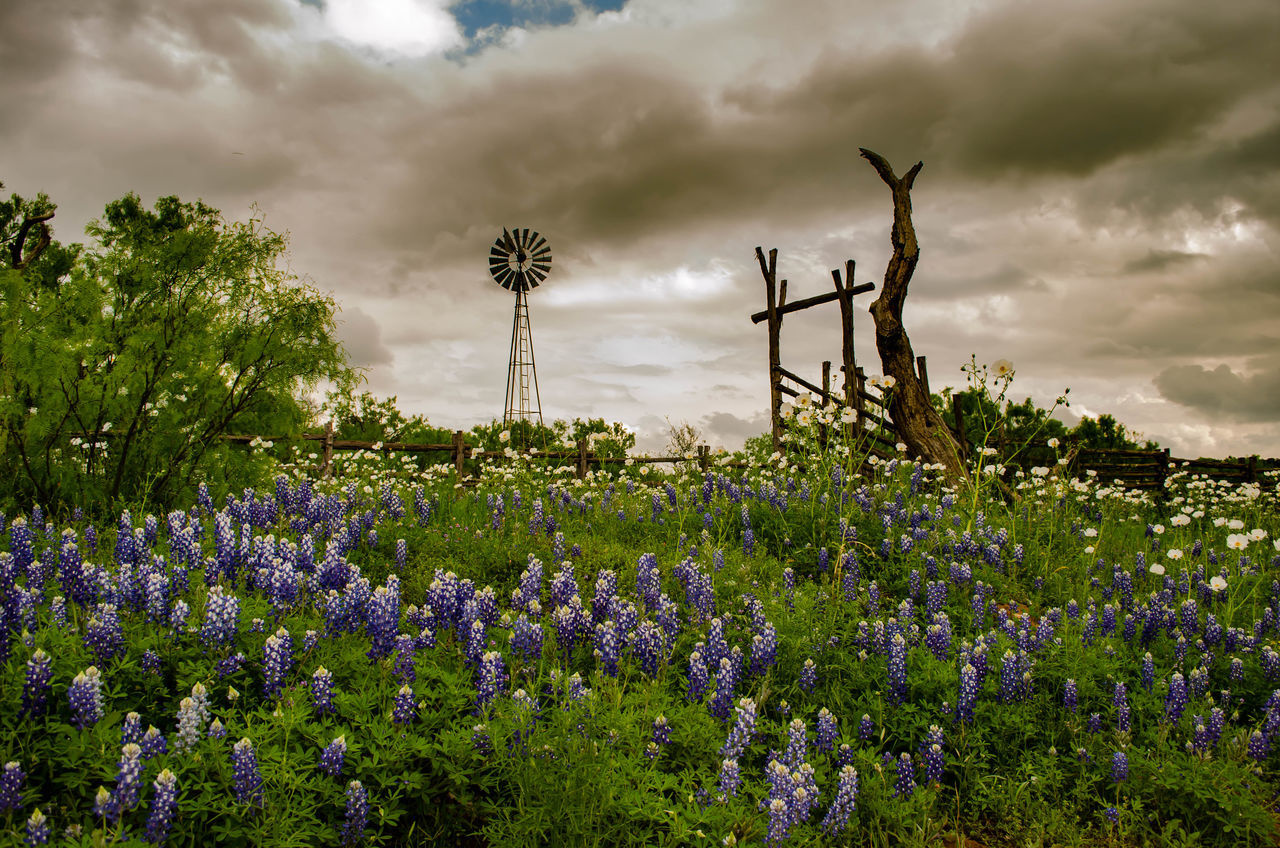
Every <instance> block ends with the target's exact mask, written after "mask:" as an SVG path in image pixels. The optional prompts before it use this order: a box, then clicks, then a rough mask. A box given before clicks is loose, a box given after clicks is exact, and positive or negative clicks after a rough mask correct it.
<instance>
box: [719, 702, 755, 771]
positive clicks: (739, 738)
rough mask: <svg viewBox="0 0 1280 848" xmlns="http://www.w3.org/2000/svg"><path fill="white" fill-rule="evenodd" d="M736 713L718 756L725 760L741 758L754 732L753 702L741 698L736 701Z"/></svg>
mask: <svg viewBox="0 0 1280 848" xmlns="http://www.w3.org/2000/svg"><path fill="white" fill-rule="evenodd" d="M736 712H737V718H736V720H735V721H734V724H733V729H732V730H730V731H729V737H728V738H727V739H726V740H725V743H724V745H723V746H722V747H721V748H720V756H721V757H722V758H725V759H734V760H736V759H737V758H738V757H740V756H742V754H743V753H744V752H745V751H746V750H747V746H748V745H750V744H751V737H752V736H753V735H754V734H755V731H756V702H755V701H753V700H752V699H750V698H743V699H742V700H740V701H738V706H737V708H736Z"/></svg>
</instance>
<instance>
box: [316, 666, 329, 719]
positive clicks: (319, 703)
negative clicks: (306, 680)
mask: <svg viewBox="0 0 1280 848" xmlns="http://www.w3.org/2000/svg"><path fill="white" fill-rule="evenodd" d="M311 708H312V709H313V710H315V712H316V715H325V714H327V713H331V712H333V674H332V673H331V672H330V671H329V669H327V668H325V667H324V666H320V667H318V668H317V669H316V670H315V671H314V672H313V673H312V674H311Z"/></svg>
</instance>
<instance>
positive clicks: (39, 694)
mask: <svg viewBox="0 0 1280 848" xmlns="http://www.w3.org/2000/svg"><path fill="white" fill-rule="evenodd" d="M52 680H53V660H52V659H51V658H50V657H49V655H48V654H46V653H45V652H44V651H42V650H40V649H39V648H36V649H35V651H33V652H32V654H31V659H29V660H27V675H26V679H25V680H24V681H23V683H22V708H21V709H20V710H19V711H18V715H19V716H20V717H21V716H29V715H37V714H39V713H42V712H44V709H45V706H46V704H47V702H48V698H49V689H50V683H51V682H52Z"/></svg>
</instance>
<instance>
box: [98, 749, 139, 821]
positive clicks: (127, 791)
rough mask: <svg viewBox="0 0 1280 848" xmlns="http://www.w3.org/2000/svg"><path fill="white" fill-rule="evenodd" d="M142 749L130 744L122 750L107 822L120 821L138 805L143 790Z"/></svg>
mask: <svg viewBox="0 0 1280 848" xmlns="http://www.w3.org/2000/svg"><path fill="white" fill-rule="evenodd" d="M141 780H142V748H141V747H139V746H138V745H135V744H134V743H132V742H130V743H129V744H128V745H125V746H124V747H123V748H121V749H120V764H119V771H118V772H117V773H116V789H115V792H113V793H112V796H111V806H110V809H109V810H108V811H107V816H106V818H107V820H108V821H111V822H114V821H118V820H119V819H120V817H121V816H122V815H124V814H125V813H127V812H128V811H129V810H132V809H133V808H134V807H135V806H136V805H137V803H138V793H139V792H140V791H141V789H142V785H141Z"/></svg>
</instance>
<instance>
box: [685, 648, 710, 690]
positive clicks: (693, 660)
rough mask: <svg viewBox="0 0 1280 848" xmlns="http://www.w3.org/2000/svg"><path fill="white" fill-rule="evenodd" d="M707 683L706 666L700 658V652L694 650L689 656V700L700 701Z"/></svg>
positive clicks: (708, 681)
mask: <svg viewBox="0 0 1280 848" xmlns="http://www.w3.org/2000/svg"><path fill="white" fill-rule="evenodd" d="M709 683H710V680H709V678H708V676H707V664H706V661H705V660H704V659H703V657H702V652H701V651H698V650H694V651H693V652H692V653H690V654H689V699H690V700H692V701H697V700H700V699H701V698H702V696H703V695H704V694H705V693H706V691H707V686H708V684H709Z"/></svg>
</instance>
